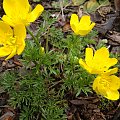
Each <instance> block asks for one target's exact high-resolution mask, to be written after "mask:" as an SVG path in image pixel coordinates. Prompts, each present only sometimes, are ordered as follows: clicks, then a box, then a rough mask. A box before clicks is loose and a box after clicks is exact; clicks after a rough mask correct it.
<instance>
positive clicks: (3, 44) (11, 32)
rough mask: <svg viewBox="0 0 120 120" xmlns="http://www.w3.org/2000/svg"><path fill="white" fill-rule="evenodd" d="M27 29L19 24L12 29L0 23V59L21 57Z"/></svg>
mask: <svg viewBox="0 0 120 120" xmlns="http://www.w3.org/2000/svg"><path fill="white" fill-rule="evenodd" d="M25 38H26V29H25V26H24V25H23V24H18V25H16V26H15V27H14V29H12V28H11V27H10V26H9V25H8V24H6V23H4V22H3V21H0V57H5V56H7V58H6V59H5V60H8V59H10V58H12V57H13V56H14V55H16V54H18V55H20V54H21V53H22V51H23V50H24V47H25V41H24V39H25Z"/></svg>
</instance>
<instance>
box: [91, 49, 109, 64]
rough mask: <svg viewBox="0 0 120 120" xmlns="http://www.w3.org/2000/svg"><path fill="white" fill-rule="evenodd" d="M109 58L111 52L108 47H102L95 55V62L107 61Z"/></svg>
mask: <svg viewBox="0 0 120 120" xmlns="http://www.w3.org/2000/svg"><path fill="white" fill-rule="evenodd" d="M107 58H109V51H108V49H107V48H106V47H102V48H100V49H99V50H97V51H96V52H95V54H94V58H93V60H94V61H101V62H102V61H106V59H107Z"/></svg>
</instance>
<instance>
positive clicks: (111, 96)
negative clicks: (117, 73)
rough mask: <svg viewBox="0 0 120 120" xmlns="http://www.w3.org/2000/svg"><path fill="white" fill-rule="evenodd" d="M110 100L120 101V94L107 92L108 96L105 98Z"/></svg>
mask: <svg viewBox="0 0 120 120" xmlns="http://www.w3.org/2000/svg"><path fill="white" fill-rule="evenodd" d="M105 97H106V98H107V99H109V100H118V99H119V92H118V91H117V90H116V91H112V90H110V91H107V96H105Z"/></svg>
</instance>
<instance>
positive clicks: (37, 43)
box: [26, 27, 40, 46]
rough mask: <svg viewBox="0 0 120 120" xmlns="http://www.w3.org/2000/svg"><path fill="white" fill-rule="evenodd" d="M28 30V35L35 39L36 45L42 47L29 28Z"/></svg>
mask: <svg viewBox="0 0 120 120" xmlns="http://www.w3.org/2000/svg"><path fill="white" fill-rule="evenodd" d="M26 29H27V32H28V33H29V34H30V35H31V37H32V38H33V40H34V42H35V43H36V45H37V46H40V44H39V41H38V39H37V38H36V37H35V36H34V35H33V33H32V32H31V31H30V30H29V28H27V27H26Z"/></svg>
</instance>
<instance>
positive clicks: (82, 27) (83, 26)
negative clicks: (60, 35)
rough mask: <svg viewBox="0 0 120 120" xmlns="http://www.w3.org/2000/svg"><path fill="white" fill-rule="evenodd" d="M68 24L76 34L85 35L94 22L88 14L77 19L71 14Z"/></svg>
mask: <svg viewBox="0 0 120 120" xmlns="http://www.w3.org/2000/svg"><path fill="white" fill-rule="evenodd" d="M70 26H71V28H72V30H73V31H74V33H75V34H76V35H81V36H85V35H87V34H88V33H89V32H90V31H91V30H92V29H93V27H94V26H95V23H94V22H91V20H90V16H88V15H84V16H82V17H81V19H80V21H79V19H78V16H77V15H76V14H72V15H71V19H70Z"/></svg>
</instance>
